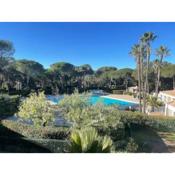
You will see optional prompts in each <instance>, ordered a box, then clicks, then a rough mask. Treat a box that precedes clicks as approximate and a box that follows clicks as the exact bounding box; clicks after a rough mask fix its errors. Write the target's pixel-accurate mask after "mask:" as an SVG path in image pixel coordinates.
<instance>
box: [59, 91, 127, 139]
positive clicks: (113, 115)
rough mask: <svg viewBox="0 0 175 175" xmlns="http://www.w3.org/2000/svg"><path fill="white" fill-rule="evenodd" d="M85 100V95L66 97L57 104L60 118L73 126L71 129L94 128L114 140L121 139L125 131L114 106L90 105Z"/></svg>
mask: <svg viewBox="0 0 175 175" xmlns="http://www.w3.org/2000/svg"><path fill="white" fill-rule="evenodd" d="M84 98H85V99H84ZM69 99H70V100H69ZM87 99H88V97H87V94H85V96H84V95H80V94H77V93H74V94H73V95H70V96H66V98H65V99H63V100H61V101H60V103H59V104H58V106H59V107H60V108H61V109H62V116H63V117H64V118H65V119H66V120H68V121H69V122H71V123H72V124H73V128H82V127H95V128H96V129H97V130H98V131H99V133H101V134H103V135H109V136H111V137H112V138H113V139H114V140H117V139H120V138H123V137H124V135H125V131H124V125H123V122H121V118H120V115H118V113H119V112H120V111H119V110H117V109H116V107H115V106H106V105H103V104H101V103H97V104H96V105H91V104H90V103H88V101H87Z"/></svg>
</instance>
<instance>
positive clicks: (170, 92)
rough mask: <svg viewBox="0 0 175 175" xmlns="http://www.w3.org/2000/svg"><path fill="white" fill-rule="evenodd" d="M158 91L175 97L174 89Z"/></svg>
mask: <svg viewBox="0 0 175 175" xmlns="http://www.w3.org/2000/svg"><path fill="white" fill-rule="evenodd" d="M160 93H163V94H167V95H171V96H174V97H175V90H168V91H160Z"/></svg>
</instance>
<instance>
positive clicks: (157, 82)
mask: <svg viewBox="0 0 175 175" xmlns="http://www.w3.org/2000/svg"><path fill="white" fill-rule="evenodd" d="M159 85H160V68H159V69H158V72H157V81H156V89H155V93H156V94H155V95H156V98H157V97H158V93H159Z"/></svg>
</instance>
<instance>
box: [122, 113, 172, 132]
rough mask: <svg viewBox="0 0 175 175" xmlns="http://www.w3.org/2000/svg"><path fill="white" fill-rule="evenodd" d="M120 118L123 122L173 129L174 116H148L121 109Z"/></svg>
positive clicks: (160, 128)
mask: <svg viewBox="0 0 175 175" xmlns="http://www.w3.org/2000/svg"><path fill="white" fill-rule="evenodd" d="M119 113H120V114H119V115H120V117H121V120H122V122H123V123H125V124H128V125H130V124H137V125H141V126H149V127H151V128H153V129H156V130H158V131H175V117H166V116H148V115H146V114H142V113H139V112H131V111H121V112H119Z"/></svg>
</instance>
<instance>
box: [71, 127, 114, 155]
mask: <svg viewBox="0 0 175 175" xmlns="http://www.w3.org/2000/svg"><path fill="white" fill-rule="evenodd" d="M112 148H113V142H112V140H111V139H110V137H108V136H105V137H102V136H99V134H98V132H97V130H96V129H95V128H92V127H89V128H81V129H79V130H77V129H76V130H73V131H72V133H71V136H70V152H73V153H108V152H111V151H112Z"/></svg>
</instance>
